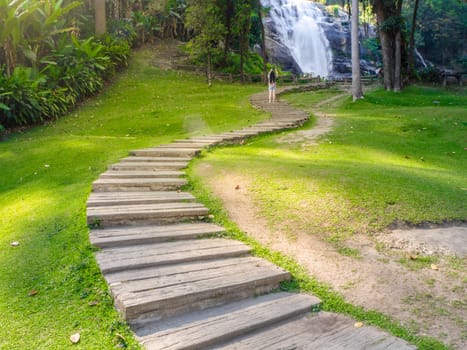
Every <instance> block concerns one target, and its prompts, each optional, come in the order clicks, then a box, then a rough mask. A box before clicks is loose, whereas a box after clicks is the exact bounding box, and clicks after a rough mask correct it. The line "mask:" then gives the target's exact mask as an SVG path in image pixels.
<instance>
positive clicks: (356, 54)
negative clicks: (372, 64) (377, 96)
mask: <svg viewBox="0 0 467 350" xmlns="http://www.w3.org/2000/svg"><path fill="white" fill-rule="evenodd" d="M351 30H352V32H351V34H352V35H351V44H352V96H353V100H354V101H356V100H358V99H360V98H363V90H362V82H361V79H360V76H361V74H360V50H359V47H358V0H352V24H351Z"/></svg>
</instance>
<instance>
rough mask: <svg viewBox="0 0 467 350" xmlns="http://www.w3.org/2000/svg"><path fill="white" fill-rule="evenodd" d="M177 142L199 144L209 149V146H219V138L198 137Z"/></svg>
mask: <svg viewBox="0 0 467 350" xmlns="http://www.w3.org/2000/svg"><path fill="white" fill-rule="evenodd" d="M176 142H177V143H187V144H191V143H198V144H202V145H204V146H205V147H206V146H208V147H209V146H212V145H215V144H218V143H219V138H197V137H194V138H191V139H181V140H176Z"/></svg>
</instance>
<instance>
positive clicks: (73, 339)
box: [70, 333, 81, 344]
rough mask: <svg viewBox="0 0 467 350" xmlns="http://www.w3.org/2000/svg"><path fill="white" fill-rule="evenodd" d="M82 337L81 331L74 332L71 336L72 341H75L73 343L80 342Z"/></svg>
mask: <svg viewBox="0 0 467 350" xmlns="http://www.w3.org/2000/svg"><path fill="white" fill-rule="evenodd" d="M80 339H81V335H80V334H79V333H75V334H73V335H72V336H71V337H70V341H71V342H72V343H73V344H77V343H79V340H80Z"/></svg>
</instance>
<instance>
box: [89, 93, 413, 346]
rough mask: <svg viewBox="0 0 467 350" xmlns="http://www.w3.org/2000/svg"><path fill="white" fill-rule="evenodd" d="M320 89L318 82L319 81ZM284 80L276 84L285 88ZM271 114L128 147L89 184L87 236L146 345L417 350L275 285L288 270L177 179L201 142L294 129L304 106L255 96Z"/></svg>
mask: <svg viewBox="0 0 467 350" xmlns="http://www.w3.org/2000/svg"><path fill="white" fill-rule="evenodd" d="M314 88H319V86H317V85H315V86H314ZM285 90H286V89H281V90H280V91H279V92H282V91H285ZM251 103H252V104H253V105H254V106H256V107H257V108H261V109H264V110H265V111H268V112H270V113H271V118H270V119H269V120H267V121H263V122H260V123H257V124H255V125H253V126H250V127H246V128H243V129H240V130H235V131H231V132H226V133H223V134H220V135H209V136H203V137H194V138H190V139H184V140H178V141H175V142H173V143H171V144H168V145H162V146H158V147H154V148H147V149H142V150H136V151H132V152H131V153H130V156H129V157H126V158H124V159H122V160H121V162H120V163H118V164H115V165H112V166H111V167H110V169H109V170H108V171H107V172H105V173H104V174H102V175H101V176H100V178H99V179H98V180H97V181H95V182H94V184H93V192H92V193H91V195H90V197H89V200H88V208H87V220H88V224H89V225H90V226H92V227H95V228H94V229H92V230H91V232H90V238H91V242H92V243H93V244H94V245H95V246H97V247H99V248H100V250H99V251H98V252H97V253H96V258H97V261H98V263H99V266H100V269H101V271H102V273H103V275H104V277H105V279H106V281H107V283H108V284H109V286H110V289H111V292H112V295H113V296H114V299H115V305H116V307H117V309H118V311H119V312H120V314H121V315H122V317H123V318H124V319H125V320H126V321H127V322H128V323H129V324H130V326H131V327H132V329H133V330H134V332H135V334H136V337H137V338H138V340H139V341H140V342H141V343H142V344H143V345H144V346H145V347H146V348H148V349H207V348H216V349H300V348H301V349H304V348H309V349H324V348H326V349H362V348H366V349H414V347H413V346H411V345H409V344H407V343H406V342H405V341H403V340H401V339H398V338H396V337H393V336H390V335H389V334H387V333H385V332H382V331H380V330H378V329H376V328H374V327H368V326H364V327H355V326H354V324H355V321H353V320H352V319H350V318H348V317H345V316H342V315H337V314H332V313H327V312H320V311H316V310H318V309H319V303H320V301H319V299H318V298H316V297H314V296H312V295H307V294H296V293H284V292H278V290H279V285H280V282H281V281H285V280H288V279H290V274H289V273H288V272H287V271H284V270H283V269H281V268H279V267H277V266H275V265H273V264H272V263H270V262H268V261H265V260H263V259H260V258H257V257H254V256H251V255H250V248H249V247H248V246H247V245H245V244H243V243H241V242H238V241H235V240H231V239H225V238H219V237H218V236H216V234H218V233H221V232H223V230H224V229H223V228H222V227H220V226H218V225H215V224H212V223H208V222H205V221H204V220H203V219H204V218H206V217H207V216H208V215H209V210H208V209H207V208H206V207H204V206H203V205H202V204H200V203H197V202H196V200H195V198H194V197H193V196H192V195H191V194H190V193H186V192H182V191H180V188H181V187H182V186H183V185H184V184H186V180H185V179H184V178H183V175H184V173H183V169H184V168H185V167H186V166H187V164H188V162H189V161H190V160H191V159H192V158H193V157H195V156H196V155H198V154H199V153H200V152H201V150H202V149H203V148H206V147H210V146H213V145H219V144H230V143H240V142H241V141H242V140H244V139H246V138H248V137H251V136H255V135H258V134H261V133H267V132H274V131H279V130H284V129H290V128H295V127H298V126H300V125H302V124H303V123H304V122H305V121H307V120H308V114H307V113H305V112H303V111H298V110H295V109H293V108H291V107H290V106H289V105H288V104H287V103H286V102H283V101H279V102H276V103H273V104H268V103H267V95H266V93H260V94H256V95H254V96H252V97H251Z"/></svg>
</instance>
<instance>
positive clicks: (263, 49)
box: [258, 0, 268, 83]
mask: <svg viewBox="0 0 467 350" xmlns="http://www.w3.org/2000/svg"><path fill="white" fill-rule="evenodd" d="M258 4H259V5H258V16H259V26H260V28H261V54H262V56H263V77H262V82H263V83H265V82H266V77H267V75H268V68H267V66H266V64H267V62H268V56H267V54H266V39H265V38H266V34H265V33H264V26H263V13H262V9H263V8H262V6H261V2H260V1H259V0H258Z"/></svg>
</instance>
